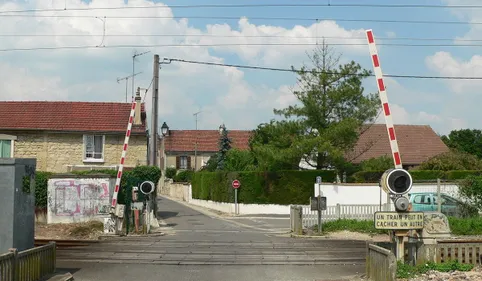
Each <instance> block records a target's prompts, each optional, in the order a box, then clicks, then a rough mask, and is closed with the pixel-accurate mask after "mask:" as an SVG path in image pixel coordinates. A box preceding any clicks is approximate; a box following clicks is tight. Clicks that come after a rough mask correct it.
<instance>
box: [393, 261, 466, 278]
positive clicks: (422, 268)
mask: <svg viewBox="0 0 482 281" xmlns="http://www.w3.org/2000/svg"><path fill="white" fill-rule="evenodd" d="M473 268H474V265H472V264H462V263H459V262H458V261H457V260H452V261H449V262H446V263H433V262H429V263H426V264H421V265H416V266H411V265H408V264H405V263H402V262H398V264H397V278H406V279H407V278H412V277H415V276H417V275H420V274H424V273H427V272H428V271H431V270H434V271H440V272H450V271H455V270H457V271H471V270H472V269H473Z"/></svg>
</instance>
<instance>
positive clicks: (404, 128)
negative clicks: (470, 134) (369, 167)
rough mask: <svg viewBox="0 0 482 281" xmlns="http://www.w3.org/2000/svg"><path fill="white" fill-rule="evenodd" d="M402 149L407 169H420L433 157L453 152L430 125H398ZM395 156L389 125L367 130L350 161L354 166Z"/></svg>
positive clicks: (376, 125)
mask: <svg viewBox="0 0 482 281" xmlns="http://www.w3.org/2000/svg"><path fill="white" fill-rule="evenodd" d="M394 128H395V134H396V136H397V140H398V149H399V150H400V155H401V158H402V164H403V167H404V169H410V168H413V167H415V166H418V165H420V164H421V163H422V162H425V161H426V160H428V159H429V158H431V157H434V156H436V155H439V154H441V153H444V152H447V151H449V148H448V147H447V146H446V145H445V143H444V142H443V141H442V140H441V139H440V136H438V135H437V134H436V133H435V131H434V130H433V129H432V128H431V127H430V126H428V125H394ZM383 155H388V156H391V155H392V153H391V148H390V141H389V139H388V133H387V127H386V125H385V124H373V125H368V126H367V127H365V129H364V132H363V133H362V134H361V135H360V138H359V139H358V142H357V144H356V146H355V148H354V150H353V151H352V152H351V153H349V154H348V155H347V158H348V159H349V160H350V161H351V162H352V163H354V164H359V163H360V162H362V161H364V160H368V159H371V158H377V157H381V156H383Z"/></svg>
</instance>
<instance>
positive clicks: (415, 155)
mask: <svg viewBox="0 0 482 281" xmlns="http://www.w3.org/2000/svg"><path fill="white" fill-rule="evenodd" d="M395 131H396V134H397V139H398V146H399V149H400V152H401V156H402V162H403V164H404V167H405V168H406V169H409V168H411V167H414V166H418V165H420V164H421V163H422V162H424V161H426V160H427V159H429V158H431V157H433V156H436V155H438V154H441V153H444V152H447V151H448V150H449V149H448V147H447V146H446V145H445V144H444V143H443V142H442V140H441V139H440V137H439V136H438V135H437V134H436V133H435V132H434V131H433V130H432V128H431V127H430V126H428V125H395ZM167 132H168V133H167V134H166V136H165V137H164V139H163V140H162V141H161V152H160V155H161V156H160V157H161V169H164V168H166V167H176V168H178V169H191V168H192V169H194V168H195V169H197V170H199V169H200V168H201V167H202V166H203V165H204V164H205V163H206V162H207V160H209V157H210V156H212V155H214V154H215V153H216V152H217V151H218V140H219V132H218V131H217V130H198V131H196V130H167ZM251 134H252V131H247V130H246V131H242V130H233V131H229V132H228V136H229V137H230V138H231V139H232V141H233V147H236V148H238V149H248V148H249V146H248V144H249V138H250V136H251ZM196 143H197V150H196ZM383 155H391V148H390V142H389V139H388V135H387V129H386V126H385V124H373V125H368V126H367V127H365V128H363V129H362V134H361V135H360V138H359V140H358V142H357V144H356V145H355V148H354V149H353V151H351V152H349V153H347V154H346V156H345V157H346V159H347V160H349V161H350V162H352V163H354V164H359V163H360V162H361V161H363V160H367V159H370V158H377V157H381V156H383ZM195 159H197V162H196V160H195ZM300 167H302V168H305V169H314V168H313V167H311V166H310V165H308V164H307V163H306V162H304V160H302V161H301V162H300Z"/></svg>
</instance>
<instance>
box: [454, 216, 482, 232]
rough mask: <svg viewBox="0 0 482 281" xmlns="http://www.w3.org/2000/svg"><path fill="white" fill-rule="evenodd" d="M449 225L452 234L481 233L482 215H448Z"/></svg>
mask: <svg viewBox="0 0 482 281" xmlns="http://www.w3.org/2000/svg"><path fill="white" fill-rule="evenodd" d="M448 220H449V225H450V229H451V230H452V234H454V235H482V217H474V218H454V217H449V218H448Z"/></svg>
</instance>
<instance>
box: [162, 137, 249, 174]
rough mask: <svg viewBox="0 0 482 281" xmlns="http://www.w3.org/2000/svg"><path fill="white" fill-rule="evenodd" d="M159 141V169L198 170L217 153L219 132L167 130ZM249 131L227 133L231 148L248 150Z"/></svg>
mask: <svg viewBox="0 0 482 281" xmlns="http://www.w3.org/2000/svg"><path fill="white" fill-rule="evenodd" d="M162 133H163V135H164V133H165V136H164V137H163V139H162V140H161V145H160V146H161V148H160V149H161V152H160V161H161V169H163V170H164V169H165V168H168V167H174V168H176V169H180V170H186V169H194V170H199V169H201V167H202V166H204V165H205V164H206V163H207V161H208V160H209V158H210V157H211V156H212V155H214V154H216V153H217V152H218V150H219V149H218V140H219V136H220V132H219V130H169V128H167V130H165V131H163V132H162ZM250 136H251V131H242V130H232V131H228V137H229V138H230V139H231V141H232V143H231V146H232V147H233V148H237V149H241V150H246V149H248V148H249V147H248V143H249V138H250Z"/></svg>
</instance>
